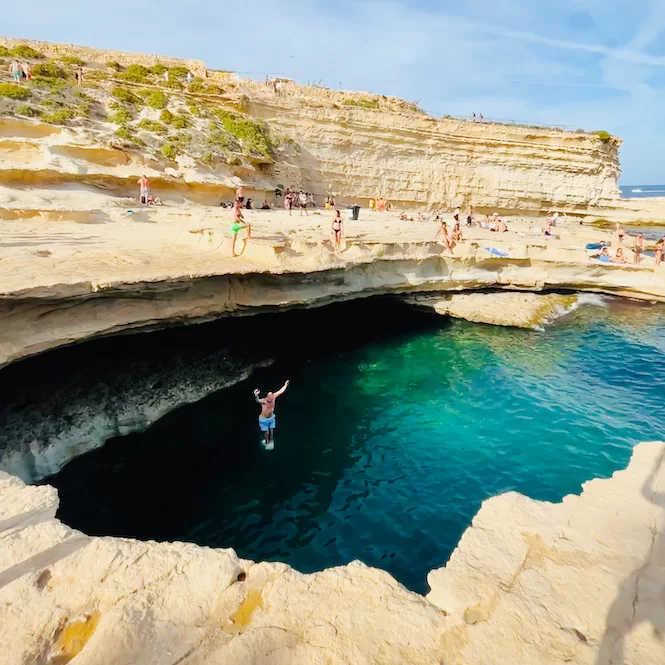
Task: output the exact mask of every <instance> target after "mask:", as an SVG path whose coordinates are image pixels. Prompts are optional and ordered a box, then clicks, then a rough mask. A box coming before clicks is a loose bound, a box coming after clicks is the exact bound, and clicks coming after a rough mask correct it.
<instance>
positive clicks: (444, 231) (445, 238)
mask: <svg viewBox="0 0 665 665" xmlns="http://www.w3.org/2000/svg"><path fill="white" fill-rule="evenodd" d="M439 237H441V241H442V242H443V245H444V247H445V248H446V249H447V250H448V251H449V252H450V253H451V254H452V253H453V247H452V245H451V240H450V236H449V235H448V225H447V224H446V222H445V221H442V222H441V226H439V230H438V231H437V232H436V236H434V240H435V241H436V240H438V239H439Z"/></svg>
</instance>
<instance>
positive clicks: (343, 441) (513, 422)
mask: <svg viewBox="0 0 665 665" xmlns="http://www.w3.org/2000/svg"><path fill="white" fill-rule="evenodd" d="M592 300H593V298H592ZM596 301H597V303H598V304H587V305H584V306H582V307H580V308H579V309H578V310H577V311H575V312H573V313H572V314H569V315H568V316H566V317H564V318H563V319H561V320H559V321H558V322H557V323H556V324H555V325H553V326H551V327H548V328H547V329H546V330H545V331H544V332H532V331H523V330H511V329H505V328H497V327H491V326H483V325H475V324H471V323H466V322H459V321H453V322H450V321H447V320H445V319H441V318H438V319H432V318H427V319H420V318H415V320H414V324H413V326H412V327H409V326H406V328H405V327H404V326H402V327H401V328H400V329H398V330H394V331H389V334H386V330H385V328H386V325H385V322H386V321H394V320H395V316H397V317H404V316H408V310H401V309H399V310H390V309H389V310H388V313H387V314H385V313H384V314H385V316H384V315H377V313H376V312H373V310H371V308H370V311H369V314H368V312H367V310H365V311H363V309H362V307H363V306H362V305H354V306H348V307H349V308H350V309H346V310H345V309H339V308H338V309H336V310H331V312H333V313H332V314H331V315H330V320H329V321H328V322H327V323H326V325H324V326H322V327H323V328H325V330H326V332H325V333H323V332H321V330H322V327H321V326H319V327H317V328H316V329H315V332H316V334H319V333H321V335H322V336H321V340H322V346H323V349H325V353H323V355H321V354H317V353H314V352H313V351H312V347H311V346H307V348H306V349H305V351H306V353H305V355H304V356H302V357H301V356H299V354H298V349H300V350H302V348H301V345H299V344H294V348H292V349H290V350H289V351H288V354H287V355H288V358H285V359H284V360H282V361H280V362H278V363H277V364H275V365H274V366H272V367H270V368H267V369H264V370H260V371H258V372H257V373H256V374H255V375H254V377H252V378H251V380H250V381H248V382H244V383H241V384H238V385H236V386H234V387H232V388H230V389H227V390H224V391H221V392H218V393H216V394H214V395H211V396H209V397H207V398H206V399H204V400H202V401H200V402H198V403H197V404H194V405H190V406H186V407H183V408H180V409H178V410H177V411H175V412H173V413H171V414H169V415H168V416H166V417H165V418H163V419H162V420H160V421H158V422H157V423H155V425H153V426H152V427H151V428H150V429H149V430H148V431H147V432H145V433H144V434H141V435H138V434H136V435H130V436H127V437H122V438H118V439H115V440H113V441H110V442H109V443H108V444H107V445H106V447H104V448H103V449H100V450H97V451H95V452H93V453H90V454H87V455H85V456H83V457H80V458H78V459H76V460H74V461H73V462H72V463H70V464H69V465H68V466H67V467H66V468H65V469H64V470H63V471H62V472H61V473H60V474H58V475H57V476H55V477H53V478H51V479H48V482H51V483H54V484H55V485H56V486H57V487H58V488H59V490H60V495H61V501H62V503H61V509H60V516H61V518H62V519H64V520H65V521H66V522H67V523H69V524H70V525H72V526H75V527H77V528H81V529H83V530H85V531H87V532H88V533H94V534H117V535H123V536H135V537H140V538H154V539H158V540H171V539H180V540H188V541H193V542H196V543H200V544H205V545H211V546H216V547H233V548H235V549H236V550H237V552H238V553H239V555H241V556H243V557H247V558H251V559H255V560H257V559H267V560H280V561H285V562H287V563H289V564H291V565H292V566H294V567H295V568H297V569H299V570H301V571H304V572H309V571H314V570H319V569H321V568H324V567H327V566H333V565H338V564H344V563H347V562H348V561H351V560H353V559H360V560H362V561H364V562H366V563H367V564H369V565H373V566H377V567H380V568H384V569H386V570H388V571H389V572H391V573H392V574H393V575H394V576H395V577H396V578H397V579H398V580H400V581H401V582H402V583H404V584H405V585H406V586H407V587H409V588H411V589H414V590H417V591H420V592H424V591H426V589H427V587H426V574H427V572H428V571H429V570H431V569H432V568H435V567H439V566H442V565H443V564H445V562H446V560H447V559H448V557H449V555H450V553H451V551H452V550H453V549H454V547H455V546H456V544H457V542H458V541H459V538H460V536H461V534H462V533H463V531H464V529H465V528H466V527H467V526H468V525H469V524H470V521H471V519H472V517H473V515H474V514H475V513H476V512H477V511H478V509H479V507H480V504H481V502H482V501H483V500H484V499H486V498H487V497H490V496H494V495H496V494H500V493H502V492H507V491H510V490H517V491H519V492H523V493H524V494H527V495H529V496H531V497H533V498H536V499H542V500H549V501H558V500H560V499H561V498H562V497H563V496H564V495H566V494H568V493H571V492H579V491H580V486H581V483H582V482H584V481H585V480H588V479H590V478H594V477H599V476H600V477H606V476H609V475H610V474H611V473H612V472H613V471H615V470H616V469H618V468H621V467H623V466H625V464H626V463H627V462H628V460H629V457H630V452H631V448H632V446H633V445H634V444H635V443H637V442H640V441H645V440H653V439H655V438H659V437H660V435H661V420H662V407H663V398H664V397H665V316H664V314H665V310H664V309H663V308H662V307H661V306H652V305H646V304H638V303H630V302H626V301H620V300H613V299H602V300H601V299H599V298H597V297H596ZM353 307H355V309H353ZM395 311H397V312H398V314H397V315H395V314H394V312H395ZM301 316H303V317H305V318H303V319H300V321H301V323H302V322H303V321H304V322H305V323H304V324H303V326H301V327H300V328H298V329H297V331H294V332H293V333H292V335H291V336H290V337H291V339H298V335H307V334H308V331H309V329H308V327H307V323H306V322H307V319H306V315H304V314H303V315H301ZM316 316H318V317H319V318H320V317H321V316H324V317H325V316H326V315H325V313H323V314H322V313H321V312H319V313H318V314H317V315H316ZM363 316H365V317H367V318H366V319H363ZM382 316H383V318H382ZM372 325H376V326H378V328H379V329H380V330H377V332H376V335H374V336H373V335H371V334H369V333H367V331H366V330H365V332H364V335H365V336H366V338H365V339H364V340H363V345H362V346H361V347H360V348H348V344H346V345H344V346H345V349H346V350H337V349H336V342H340V344H342V342H343V341H344V340H348V339H349V337H353V335H354V329H356V328H358V327H360V326H364V327H365V328H371V327H372ZM269 330H270V325H267V326H266V331H269ZM312 330H314V328H312ZM313 334H314V333H313ZM310 339H311V336H310ZM285 353H286V352H285ZM286 378H289V379H290V380H291V387H290V388H289V390H288V391H287V393H286V394H285V395H284V396H283V397H281V398H280V399H279V401H278V408H277V420H278V428H277V433H276V449H275V450H274V451H272V452H266V451H263V450H261V448H260V446H259V435H258V430H257V426H256V417H257V405H256V404H255V403H253V401H252V389H253V388H254V387H260V388H261V389H262V391H265V390H267V389H276V388H278V387H279V386H280V385H281V383H282V382H283V381H284V379H286Z"/></svg>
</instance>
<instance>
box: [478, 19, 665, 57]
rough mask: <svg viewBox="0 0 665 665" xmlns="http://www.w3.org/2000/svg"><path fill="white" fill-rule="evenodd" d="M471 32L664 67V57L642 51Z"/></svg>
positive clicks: (492, 30)
mask: <svg viewBox="0 0 665 665" xmlns="http://www.w3.org/2000/svg"><path fill="white" fill-rule="evenodd" d="M469 27H470V29H471V30H473V31H476V32H482V33H484V34H490V35H494V36H497V37H506V38H508V39H514V40H517V41H522V42H527V43H530V44H540V45H542V46H552V47H554V48H560V49H565V50H569V51H585V52H587V53H597V54H598V55H603V56H605V57H606V58H612V59H614V60H622V61H624V62H631V63H634V64H642V65H653V66H655V67H665V57H663V56H655V55H649V54H648V53H644V52H642V51H634V50H632V49H630V48H620V49H615V48H610V47H608V46H603V45H602V44H586V43H584V42H571V41H567V40H565V39H553V38H551V37H543V36H541V35H536V34H533V33H531V32H522V31H519V30H508V29H506V28H500V27H494V26H490V25H481V24H475V25H473V24H472V25H470V26H469Z"/></svg>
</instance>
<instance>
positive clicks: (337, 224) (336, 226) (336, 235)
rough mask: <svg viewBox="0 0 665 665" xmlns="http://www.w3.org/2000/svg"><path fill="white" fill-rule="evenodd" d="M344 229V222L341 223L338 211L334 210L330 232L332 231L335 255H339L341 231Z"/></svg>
mask: <svg viewBox="0 0 665 665" xmlns="http://www.w3.org/2000/svg"><path fill="white" fill-rule="evenodd" d="M343 229H344V222H343V221H342V215H341V213H340V211H339V210H335V216H334V217H333V222H332V230H333V249H334V250H335V254H339V251H340V247H341V244H342V231H343Z"/></svg>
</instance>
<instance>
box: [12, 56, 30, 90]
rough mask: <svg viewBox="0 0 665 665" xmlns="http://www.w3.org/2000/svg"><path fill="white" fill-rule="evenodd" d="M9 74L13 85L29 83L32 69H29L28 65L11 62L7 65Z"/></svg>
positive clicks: (26, 63) (16, 61)
mask: <svg viewBox="0 0 665 665" xmlns="http://www.w3.org/2000/svg"><path fill="white" fill-rule="evenodd" d="M9 74H10V76H11V77H12V81H14V83H18V84H19V85H20V84H21V83H22V82H23V81H29V80H30V79H31V78H32V69H31V68H30V63H29V62H19V61H18V60H12V61H11V63H10V64H9Z"/></svg>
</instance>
